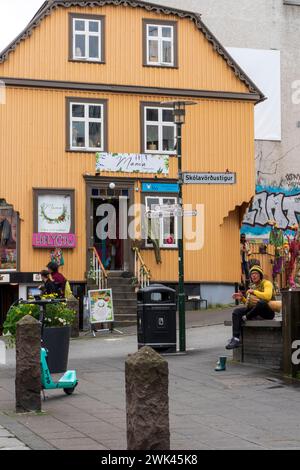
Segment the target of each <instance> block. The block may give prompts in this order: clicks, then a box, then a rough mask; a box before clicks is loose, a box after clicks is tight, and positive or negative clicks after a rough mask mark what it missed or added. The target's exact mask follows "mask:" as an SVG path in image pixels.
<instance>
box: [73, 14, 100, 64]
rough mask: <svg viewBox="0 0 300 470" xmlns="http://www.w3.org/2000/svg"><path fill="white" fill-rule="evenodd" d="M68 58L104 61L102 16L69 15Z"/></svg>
mask: <svg viewBox="0 0 300 470" xmlns="http://www.w3.org/2000/svg"><path fill="white" fill-rule="evenodd" d="M69 55H70V60H75V61H86V62H98V63H99V62H100V63H104V17H103V16H99V15H97V16H96V15H75V14H71V15H70V54H69Z"/></svg>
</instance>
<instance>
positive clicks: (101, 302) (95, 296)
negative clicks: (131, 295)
mask: <svg viewBox="0 0 300 470" xmlns="http://www.w3.org/2000/svg"><path fill="white" fill-rule="evenodd" d="M89 306H90V320H91V323H92V324H93V323H110V322H113V321H114V309H113V300H112V290H111V289H103V290H90V291H89Z"/></svg>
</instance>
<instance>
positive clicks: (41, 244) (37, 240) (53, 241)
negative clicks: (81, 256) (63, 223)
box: [32, 233, 76, 248]
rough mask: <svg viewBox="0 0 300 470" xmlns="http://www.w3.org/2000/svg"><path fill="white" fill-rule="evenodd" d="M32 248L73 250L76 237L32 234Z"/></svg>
mask: <svg viewBox="0 0 300 470" xmlns="http://www.w3.org/2000/svg"><path fill="white" fill-rule="evenodd" d="M32 246H33V247H35V248H75V246H76V236H75V235H74V234H71V233H68V234H64V233H34V234H33V237H32Z"/></svg>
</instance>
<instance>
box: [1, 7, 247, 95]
mask: <svg viewBox="0 0 300 470" xmlns="http://www.w3.org/2000/svg"><path fill="white" fill-rule="evenodd" d="M70 12H72V13H82V14H95V15H104V16H105V17H106V38H105V42H106V64H89V63H74V62H69V61H68V57H69V43H68V37H69V22H68V13H70ZM143 18H147V19H148V18H150V19H152V18H153V19H154V20H155V19H159V20H163V19H166V20H167V21H171V20H173V21H177V22H178V44H179V68H178V69H171V70H170V69H168V68H159V67H143V65H142V19H143ZM0 76H2V77H18V78H31V79H43V80H60V81H71V82H90V83H102V84H103V83H106V84H119V85H121V84H122V85H140V86H151V87H167V88H185V89H195V90H214V91H232V92H242V93H243V92H245V93H247V92H249V90H248V88H247V86H246V85H245V84H244V83H243V82H241V81H240V79H239V78H237V77H236V75H235V73H234V71H233V70H232V69H231V68H230V67H229V66H228V65H227V63H226V62H225V61H224V60H223V58H222V57H221V56H220V55H219V54H218V53H217V52H216V51H215V50H214V49H213V45H212V44H211V43H210V42H208V41H207V39H206V38H205V36H204V34H203V33H202V32H201V31H199V29H198V28H197V27H196V25H195V24H194V23H193V22H192V21H191V20H189V19H180V18H178V17H176V16H174V15H163V14H156V13H154V12H147V11H146V10H144V9H141V8H132V7H129V6H128V7H124V6H120V7H116V6H104V7H99V6H95V7H93V8H90V7H71V8H58V9H56V10H55V11H53V12H52V14H51V15H50V16H48V17H46V18H44V19H43V21H42V22H41V23H40V25H39V26H38V27H37V28H35V29H34V30H33V33H32V35H31V36H30V37H29V38H27V39H26V40H25V41H22V42H21V43H20V44H19V45H18V46H17V48H16V50H15V51H14V52H12V53H11V54H10V55H9V57H8V59H7V60H6V61H5V62H4V63H3V64H0Z"/></svg>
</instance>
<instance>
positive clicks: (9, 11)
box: [0, 0, 44, 51]
mask: <svg viewBox="0 0 300 470" xmlns="http://www.w3.org/2000/svg"><path fill="white" fill-rule="evenodd" d="M43 3H44V1H43V0H0V51H2V50H3V49H4V48H5V47H6V46H7V45H8V44H9V43H10V42H11V41H12V40H13V39H14V38H15V37H16V36H17V35H18V34H19V33H20V32H21V31H22V29H24V28H25V26H26V25H27V24H28V23H29V21H30V20H31V18H32V17H33V15H34V14H35V12H36V11H37V10H38V9H39V8H40V6H41V5H42V4H43Z"/></svg>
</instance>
